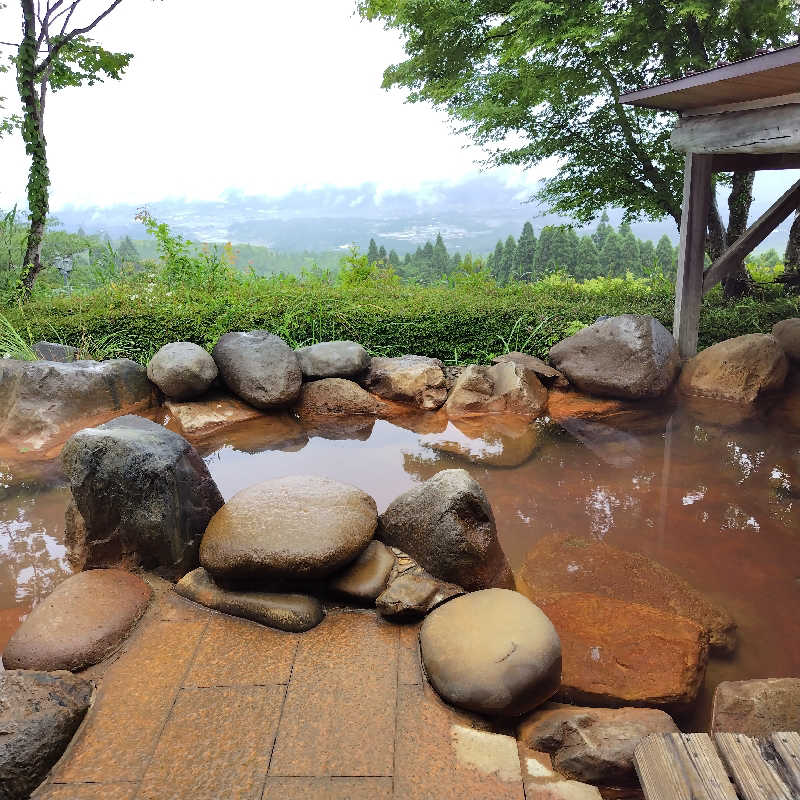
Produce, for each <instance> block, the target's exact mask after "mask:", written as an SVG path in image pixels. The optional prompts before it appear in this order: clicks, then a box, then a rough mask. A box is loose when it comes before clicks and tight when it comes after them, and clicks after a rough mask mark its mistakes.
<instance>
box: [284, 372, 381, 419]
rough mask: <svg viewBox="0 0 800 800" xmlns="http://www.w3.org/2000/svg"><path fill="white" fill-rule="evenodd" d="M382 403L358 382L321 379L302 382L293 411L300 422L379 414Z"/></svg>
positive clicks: (342, 379) (341, 379)
mask: <svg viewBox="0 0 800 800" xmlns="http://www.w3.org/2000/svg"><path fill="white" fill-rule="evenodd" d="M382 408H383V403H382V402H381V401H380V399H378V398H377V397H374V396H373V395H371V394H370V393H369V392H366V391H364V389H362V388H361V387H360V386H359V385H358V384H357V383H354V382H353V381H348V380H346V379H344V378H323V379H322V380H318V381H312V382H310V383H304V384H303V388H302V389H301V390H300V397H299V398H298V399H297V404H296V405H295V412H296V413H297V416H298V417H300V419H301V420H302V419H305V418H306V417H315V416H331V415H336V416H338V415H343V416H358V415H359V414H363V415H378V414H379V413H380V412H381V410H382Z"/></svg>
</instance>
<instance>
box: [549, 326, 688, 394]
mask: <svg viewBox="0 0 800 800" xmlns="http://www.w3.org/2000/svg"><path fill="white" fill-rule="evenodd" d="M550 361H551V363H552V364H553V366H555V367H556V369H558V370H560V371H561V372H563V373H564V375H566V376H567V378H569V381H570V383H572V384H573V385H574V386H576V387H577V388H578V389H580V390H581V391H582V392H588V393H589V394H596V395H602V396H605V397H620V398H623V399H632V400H642V399H646V398H654V397H660V396H661V395H663V394H665V393H666V391H667V390H668V389H669V388H670V386H671V385H672V383H673V382H674V380H675V378H676V376H677V374H678V371H679V369H680V358H679V356H678V348H677V345H676V344H675V340H674V339H673V338H672V334H671V333H670V332H669V331H668V330H667V329H666V328H665V327H664V326H663V325H662V324H661V323H660V322H659V321H658V320H657V319H655V318H653V317H649V316H644V315H637V314H622V315H621V316H619V317H610V318H609V319H604V320H601V321H599V322H595V323H594V324H593V325H589V326H588V327H587V328H583V329H582V330H580V331H578V332H577V333H576V334H574V335H573V336H570V337H568V338H567V339H564V340H563V341H561V342H559V343H558V344H557V345H555V346H554V347H552V348H551V349H550Z"/></svg>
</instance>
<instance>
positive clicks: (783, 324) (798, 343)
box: [772, 317, 800, 362]
mask: <svg viewBox="0 0 800 800" xmlns="http://www.w3.org/2000/svg"><path fill="white" fill-rule="evenodd" d="M772 335H773V336H774V337H775V338H776V339H777V340H778V344H779V345H780V346H781V347H782V348H783V351H784V353H786V355H787V356H788V357H789V358H790V359H791V360H792V361H795V362H800V317H792V318H791V319H782V320H781V321H780V322H776V323H775V324H774V325H773V326H772Z"/></svg>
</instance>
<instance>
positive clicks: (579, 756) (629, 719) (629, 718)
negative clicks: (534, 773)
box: [517, 703, 679, 787]
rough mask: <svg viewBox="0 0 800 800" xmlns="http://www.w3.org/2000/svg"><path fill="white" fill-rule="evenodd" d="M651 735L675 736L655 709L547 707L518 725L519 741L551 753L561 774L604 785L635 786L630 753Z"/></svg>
mask: <svg viewBox="0 0 800 800" xmlns="http://www.w3.org/2000/svg"><path fill="white" fill-rule="evenodd" d="M653 733H679V731H678V727H677V725H675V722H674V721H673V720H672V717H670V716H669V715H668V714H666V713H665V712H663V711H658V710H656V709H653V708H613V709H612V708H583V707H579V706H570V705H562V704H561V703H547V704H546V705H544V706H542V707H541V708H537V709H536V710H535V711H533V712H531V714H530V715H529V716H527V717H525V719H524V720H523V721H522V722H521V723H520V725H519V726H518V728H517V738H518V739H519V740H520V741H521V742H522V743H523V744H524V745H526V746H527V747H529V748H531V749H533V750H540V751H544V752H546V753H550V754H551V755H552V757H553V766H554V767H555V768H556V770H558V772H560V773H561V774H562V775H566V776H567V777H568V778H574V779H576V780H579V781H586V782H588V783H595V784H600V785H603V786H617V787H619V786H635V785H637V783H636V770H635V768H634V765H633V750H634V748H635V747H636V745H637V744H638V743H639V742H640V741H641V740H642V739H644V738H645V737H646V736H649V735H650V734H653Z"/></svg>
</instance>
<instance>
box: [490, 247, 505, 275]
mask: <svg viewBox="0 0 800 800" xmlns="http://www.w3.org/2000/svg"><path fill="white" fill-rule="evenodd" d="M493 263H494V266H493V268H492V273H493V275H494V276H495V278H496V279H497V280H498V282H500V283H502V282H503V277H502V274H503V242H502V241H501V240H500V239H498V240H497V244H496V245H495V246H494V259H493Z"/></svg>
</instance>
